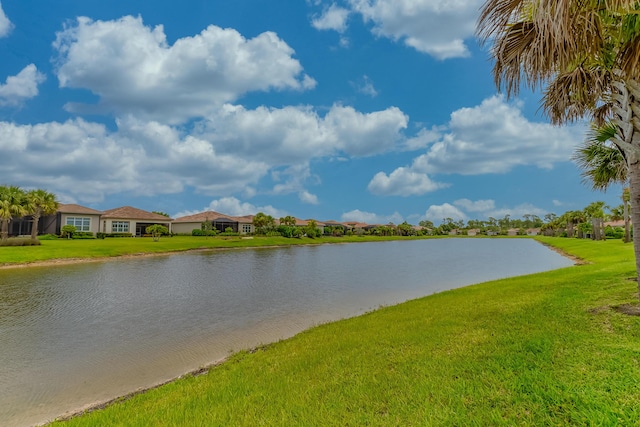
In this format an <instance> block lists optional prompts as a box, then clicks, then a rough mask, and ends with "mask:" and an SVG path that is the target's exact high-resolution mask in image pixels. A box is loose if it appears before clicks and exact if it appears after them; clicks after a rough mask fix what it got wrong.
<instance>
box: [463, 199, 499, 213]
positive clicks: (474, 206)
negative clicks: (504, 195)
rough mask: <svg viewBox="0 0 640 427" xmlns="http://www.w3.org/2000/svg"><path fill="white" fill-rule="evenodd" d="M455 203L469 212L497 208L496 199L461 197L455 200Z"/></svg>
mask: <svg viewBox="0 0 640 427" xmlns="http://www.w3.org/2000/svg"><path fill="white" fill-rule="evenodd" d="M453 204H454V205H456V206H458V207H459V208H461V209H464V210H465V211H467V212H486V211H490V210H492V209H495V207H496V202H495V201H494V200H476V201H475V202H474V201H471V200H469V199H459V200H456V201H455V202H453Z"/></svg>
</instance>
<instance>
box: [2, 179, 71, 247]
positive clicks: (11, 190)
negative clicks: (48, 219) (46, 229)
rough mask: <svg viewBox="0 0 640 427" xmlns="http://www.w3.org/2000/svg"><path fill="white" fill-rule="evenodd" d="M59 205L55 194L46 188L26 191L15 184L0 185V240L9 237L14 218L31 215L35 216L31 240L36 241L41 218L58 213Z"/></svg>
mask: <svg viewBox="0 0 640 427" xmlns="http://www.w3.org/2000/svg"><path fill="white" fill-rule="evenodd" d="M58 206H59V202H58V200H57V199H56V196H55V194H53V193H50V192H48V191H46V190H43V189H35V190H28V191H26V190H23V189H22V188H20V187H18V186H15V185H0V222H1V225H0V240H2V241H3V242H4V241H6V240H7V239H8V238H9V223H10V222H11V219H12V218H22V217H24V216H27V215H30V216H31V217H32V218H33V224H32V226H31V240H33V241H36V240H37V236H38V223H39V221H40V218H41V217H42V216H43V215H51V214H54V213H56V211H57V210H58Z"/></svg>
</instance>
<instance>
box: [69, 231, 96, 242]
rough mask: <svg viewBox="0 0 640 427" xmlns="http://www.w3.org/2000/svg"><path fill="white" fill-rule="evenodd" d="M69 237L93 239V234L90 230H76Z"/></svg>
mask: <svg viewBox="0 0 640 427" xmlns="http://www.w3.org/2000/svg"><path fill="white" fill-rule="evenodd" d="M71 238H72V239H79V240H82V239H95V236H94V235H93V233H92V232H90V231H76V232H75V233H73V235H72V236H71Z"/></svg>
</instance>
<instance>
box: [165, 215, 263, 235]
mask: <svg viewBox="0 0 640 427" xmlns="http://www.w3.org/2000/svg"><path fill="white" fill-rule="evenodd" d="M204 222H211V225H212V227H213V228H214V229H216V230H218V232H220V233H222V232H224V231H225V230H226V229H227V228H231V229H232V230H233V232H234V233H240V234H250V233H253V232H254V231H255V228H254V226H253V215H245V216H230V215H225V214H221V213H220V212H216V211H206V212H200V213H197V214H194V215H187V216H183V217H180V218H176V219H174V220H173V232H174V233H177V234H191V231H193V230H194V229H198V230H199V229H201V227H202V223H204Z"/></svg>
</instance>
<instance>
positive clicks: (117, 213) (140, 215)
mask: <svg viewBox="0 0 640 427" xmlns="http://www.w3.org/2000/svg"><path fill="white" fill-rule="evenodd" d="M100 221H101V223H102V224H101V226H100V230H99V231H101V232H103V233H131V234H132V235H134V236H142V235H144V234H146V231H145V230H146V228H147V227H149V226H150V225H155V224H160V225H163V226H165V227H167V229H168V230H169V232H171V231H172V228H171V222H172V219H171V218H169V217H166V216H164V215H160V214H157V213H153V212H147V211H143V210H142V209H137V208H133V207H131V206H122V207H120V208H115V209H109V210H106V211H104V212H103V213H102V216H101V217H100Z"/></svg>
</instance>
